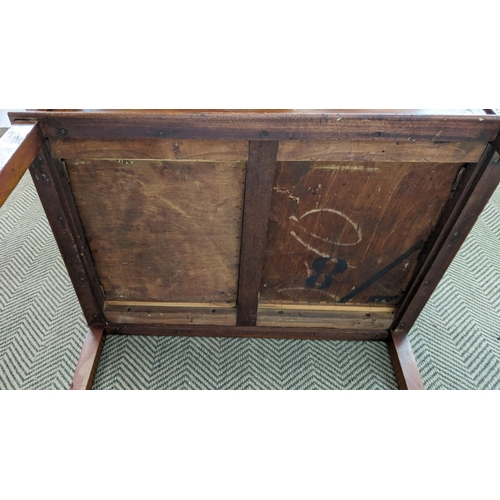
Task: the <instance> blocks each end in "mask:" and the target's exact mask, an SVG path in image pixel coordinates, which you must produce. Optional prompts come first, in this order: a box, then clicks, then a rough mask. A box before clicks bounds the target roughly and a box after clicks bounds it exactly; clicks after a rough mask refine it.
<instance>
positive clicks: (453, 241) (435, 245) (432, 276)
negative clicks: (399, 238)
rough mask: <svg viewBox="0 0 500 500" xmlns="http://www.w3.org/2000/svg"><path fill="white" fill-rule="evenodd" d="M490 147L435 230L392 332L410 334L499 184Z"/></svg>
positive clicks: (499, 171)
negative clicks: (398, 331)
mask: <svg viewBox="0 0 500 500" xmlns="http://www.w3.org/2000/svg"><path fill="white" fill-rule="evenodd" d="M498 158H499V156H498V154H495V155H494V148H493V147H492V146H491V145H488V146H487V148H486V149H485V151H484V154H483V156H482V157H481V160H480V161H479V163H478V164H477V165H475V166H469V172H468V173H467V175H466V176H465V175H464V179H463V181H462V185H461V186H460V189H457V190H456V191H455V194H456V196H454V197H453V198H452V201H451V203H449V205H448V206H447V208H446V210H445V212H444V217H443V218H442V219H441V221H440V224H439V226H438V227H437V228H436V231H435V235H434V236H433V238H432V240H430V242H429V245H428V247H429V248H428V249H427V251H426V253H425V255H424V258H423V262H422V263H421V266H420V268H419V269H420V270H419V272H418V274H417V275H416V278H415V280H414V281H413V282H412V283H411V285H410V286H409V288H408V292H407V294H406V296H405V299H404V301H402V303H401V305H400V307H399V308H398V311H397V312H396V314H395V318H394V323H393V325H392V326H391V328H392V329H393V330H400V331H406V332H408V331H409V330H410V328H411V327H412V326H413V324H414V322H415V321H416V319H417V317H418V315H419V314H420V312H421V311H422V309H423V308H424V306H425V304H426V303H427V301H428V300H429V298H430V296H431V295H432V293H433V292H434V290H435V289H436V287H437V285H438V284H439V282H440V281H441V279H442V277H443V275H444V273H445V272H446V270H447V269H448V267H449V265H450V264H451V262H452V260H453V259H454V257H455V255H456V254H457V252H458V251H459V249H460V247H461V246H462V244H463V242H464V241H465V239H466V237H467V235H468V234H469V232H470V230H471V229H472V227H473V226H474V223H475V222H476V220H477V218H478V217H479V215H480V214H481V212H482V210H483V209H484V207H485V206H486V204H487V203H488V201H489V199H490V197H491V195H492V194H493V193H494V191H495V189H496V187H497V186H498V184H499V182H500V162H498Z"/></svg>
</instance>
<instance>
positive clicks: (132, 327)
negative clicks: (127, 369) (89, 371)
mask: <svg viewBox="0 0 500 500" xmlns="http://www.w3.org/2000/svg"><path fill="white" fill-rule="evenodd" d="M106 331H107V332H108V333H109V334H120V335H161V336H180V337H193V336H194V337H245V338H272V339H317V340H386V339H387V338H388V336H389V332H388V330H385V329H381V330H370V329H367V330H363V329H355V330H353V329H342V328H340V329H335V328H282V327H270V326H267V327H264V326H248V327H246V326H224V325H218V326H210V325H189V326H184V325H179V326H175V325H164V324H156V325H152V324H148V325H144V324H123V323H121V324H117V323H110V324H109V325H108V326H107V327H106Z"/></svg>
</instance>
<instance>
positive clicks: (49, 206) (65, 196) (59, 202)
mask: <svg viewBox="0 0 500 500" xmlns="http://www.w3.org/2000/svg"><path fill="white" fill-rule="evenodd" d="M30 173H31V176H32V178H33V183H34V185H35V187H36V189H37V191H38V195H39V197H40V201H41V202H42V206H43V208H44V211H45V214H46V215H47V219H48V221H49V224H50V226H51V228H52V232H53V234H54V238H55V240H56V242H57V245H58V247H59V250H60V252H61V255H62V258H63V260H64V263H65V264H66V269H67V270H68V274H69V276H70V279H71V281H72V283H73V287H74V288H75V292H76V295H77V297H78V300H79V302H80V306H81V307H82V310H83V313H84V316H85V319H86V320H87V323H89V324H90V323H95V322H104V316H103V311H102V309H103V305H104V294H103V291H102V288H101V286H100V283H99V279H98V277H97V273H96V270H95V267H94V264H93V261H92V257H91V255H90V251H89V249H88V245H87V239H86V237H85V234H84V232H83V228H82V225H81V222H80V220H79V216H78V211H77V209H76V207H75V204H74V200H73V197H72V195H71V190H70V187H69V183H68V178H67V176H66V171H65V168H64V165H63V164H62V163H61V162H58V161H57V160H55V159H54V158H53V157H52V156H51V154H50V151H49V149H48V147H47V145H44V147H43V148H42V149H41V150H40V152H39V154H38V155H37V157H36V158H35V160H34V161H33V163H32V164H31V166H30Z"/></svg>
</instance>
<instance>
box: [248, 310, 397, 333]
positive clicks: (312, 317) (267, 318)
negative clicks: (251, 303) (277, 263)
mask: <svg viewBox="0 0 500 500" xmlns="http://www.w3.org/2000/svg"><path fill="white" fill-rule="evenodd" d="M393 319H394V307H392V308H387V307H380V308H379V307H354V306H331V307H330V308H326V307H323V308H315V307H314V306H309V307H304V306H297V307H293V306H292V305H287V307H281V308H279V307H276V306H274V305H273V306H272V307H269V305H268V304H260V305H259V310H258V315H257V325H258V326H273V327H283V328H297V327H303V328H305V327H309V328H321V327H323V328H345V329H356V328H360V329H373V330H382V329H384V328H385V329H387V328H389V326H390V325H391V323H392V321H393Z"/></svg>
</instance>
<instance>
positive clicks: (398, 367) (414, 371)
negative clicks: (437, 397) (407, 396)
mask: <svg viewBox="0 0 500 500" xmlns="http://www.w3.org/2000/svg"><path fill="white" fill-rule="evenodd" d="M388 342H389V355H390V357H391V361H392V366H393V367H394V373H395V375H396V381H397V383H398V387H399V388H400V389H405V390H423V389H424V383H423V382H422V378H421V376H420V372H419V370H418V366H417V363H416V361H415V357H414V355H413V351H412V349H411V345H410V341H409V340H408V336H407V335H406V334H400V333H391V335H390V336H389V338H388Z"/></svg>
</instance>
